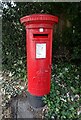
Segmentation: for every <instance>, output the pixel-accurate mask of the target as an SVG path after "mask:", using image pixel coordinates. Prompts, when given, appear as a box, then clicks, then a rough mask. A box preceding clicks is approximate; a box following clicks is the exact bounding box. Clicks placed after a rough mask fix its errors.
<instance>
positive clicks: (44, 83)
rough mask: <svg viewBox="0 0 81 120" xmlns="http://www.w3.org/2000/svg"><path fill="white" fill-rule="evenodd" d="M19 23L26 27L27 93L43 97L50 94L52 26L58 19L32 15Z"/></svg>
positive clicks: (49, 16)
mask: <svg viewBox="0 0 81 120" xmlns="http://www.w3.org/2000/svg"><path fill="white" fill-rule="evenodd" d="M20 21H21V23H24V25H25V27H26V48H27V49H26V50H27V75H28V92H29V93H30V94H32V95H36V96H43V95H45V94H48V93H49V92H50V79H51V65H52V61H51V60H52V34H53V24H54V23H57V22H58V17H56V16H52V15H48V14H33V15H29V16H25V17H23V18H21V19H20ZM40 28H42V31H41V30H40Z"/></svg>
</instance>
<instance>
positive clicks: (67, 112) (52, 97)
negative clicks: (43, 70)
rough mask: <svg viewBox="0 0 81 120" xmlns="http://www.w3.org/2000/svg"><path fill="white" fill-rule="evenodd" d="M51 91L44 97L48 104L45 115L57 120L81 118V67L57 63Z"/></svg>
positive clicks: (54, 68)
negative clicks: (80, 109)
mask: <svg viewBox="0 0 81 120" xmlns="http://www.w3.org/2000/svg"><path fill="white" fill-rule="evenodd" d="M53 73H54V74H53V75H52V82H51V91H50V94H49V95H46V96H45V97H44V98H43V99H44V102H45V103H46V104H47V106H48V110H47V112H46V114H45V117H46V118H48V119H52V118H53V119H55V120H77V119H78V120H79V118H80V111H78V110H79V107H80V101H81V98H80V94H81V87H80V67H78V66H75V65H72V64H67V63H65V64H60V63H59V64H57V65H55V66H54V67H53Z"/></svg>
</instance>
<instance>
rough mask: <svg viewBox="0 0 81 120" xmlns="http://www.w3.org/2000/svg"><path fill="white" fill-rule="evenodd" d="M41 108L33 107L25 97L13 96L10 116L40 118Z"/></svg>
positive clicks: (41, 115) (41, 114)
mask: <svg viewBox="0 0 81 120" xmlns="http://www.w3.org/2000/svg"><path fill="white" fill-rule="evenodd" d="M43 109H44V107H42V108H40V109H34V108H33V107H32V106H31V105H30V104H29V102H28V99H27V98H22V99H20V98H15V99H14V100H13V101H12V103H11V111H12V118H16V120H17V119H18V118H42V117H43V112H42V111H43Z"/></svg>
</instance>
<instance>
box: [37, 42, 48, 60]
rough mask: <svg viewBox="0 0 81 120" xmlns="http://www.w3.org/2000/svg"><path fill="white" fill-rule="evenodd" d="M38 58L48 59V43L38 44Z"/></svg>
mask: <svg viewBox="0 0 81 120" xmlns="http://www.w3.org/2000/svg"><path fill="white" fill-rule="evenodd" d="M36 58H46V43H37V44H36Z"/></svg>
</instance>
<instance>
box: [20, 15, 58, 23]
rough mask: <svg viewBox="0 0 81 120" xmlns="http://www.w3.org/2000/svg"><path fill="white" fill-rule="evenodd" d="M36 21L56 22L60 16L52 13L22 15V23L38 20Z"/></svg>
mask: <svg viewBox="0 0 81 120" xmlns="http://www.w3.org/2000/svg"><path fill="white" fill-rule="evenodd" d="M36 21H39V22H41V21H50V22H52V23H54V22H56V23H57V22H58V17H57V16H53V15H50V14H32V15H28V16H25V17H22V18H21V19H20V22H21V23H29V22H36Z"/></svg>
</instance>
